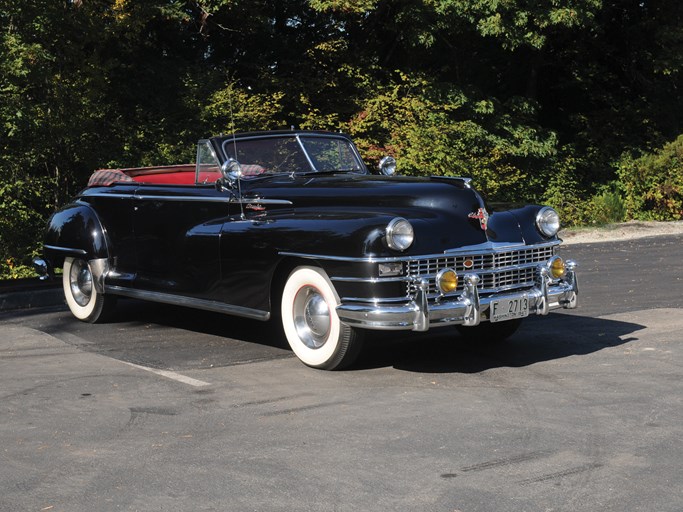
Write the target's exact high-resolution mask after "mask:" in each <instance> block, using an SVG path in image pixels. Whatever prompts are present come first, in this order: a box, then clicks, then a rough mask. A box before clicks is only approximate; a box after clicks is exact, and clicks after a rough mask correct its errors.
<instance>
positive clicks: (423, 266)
mask: <svg viewBox="0 0 683 512" xmlns="http://www.w3.org/2000/svg"><path fill="white" fill-rule="evenodd" d="M556 248H557V245H545V246H541V247H529V248H524V249H518V250H510V251H504V252H497V253H496V252H493V253H490V254H472V255H471V256H470V255H466V254H464V255H458V256H444V257H430V258H420V259H414V260H408V261H407V262H406V273H407V275H408V276H409V277H411V278H412V281H417V280H419V279H424V280H426V281H427V283H428V288H427V293H428V295H429V297H430V298H435V297H438V296H439V291H438V290H437V286H436V282H435V278H436V274H437V273H438V272H439V271H440V270H441V269H444V268H452V269H453V270H455V271H456V272H457V274H458V277H459V278H461V279H460V282H459V283H458V288H457V289H456V290H455V291H454V292H453V293H452V294H459V293H462V289H463V284H462V282H463V279H462V277H464V275H465V274H466V273H468V272H475V273H477V274H478V275H479V277H480V280H479V283H478V285H477V289H478V290H479V292H480V293H496V292H500V291H505V290H511V289H515V288H524V287H531V286H533V284H534V279H535V269H536V267H537V265H538V264H539V263H543V262H546V261H548V260H549V259H550V258H552V257H553V256H554V255H555V252H556ZM407 291H408V294H409V295H410V296H413V295H414V294H415V292H416V286H415V284H413V283H412V282H410V283H408V284H407Z"/></svg>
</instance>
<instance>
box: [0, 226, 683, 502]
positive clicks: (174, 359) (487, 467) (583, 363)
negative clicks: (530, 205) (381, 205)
mask: <svg viewBox="0 0 683 512" xmlns="http://www.w3.org/2000/svg"><path fill="white" fill-rule="evenodd" d="M682 246H683V237H682V236H674V237H656V238H647V239H641V240H635V241H630V242H628V241H625V242H616V243H597V244H590V245H576V246H571V247H567V248H566V249H565V250H564V254H563V255H564V256H567V257H573V258H575V259H577V260H578V261H579V263H580V274H579V276H580V289H581V299H580V300H581V305H580V307H579V309H577V310H574V311H571V312H562V313H552V314H551V315H549V316H548V317H535V318H529V319H527V320H526V321H525V322H524V323H523V325H522V327H521V329H520V330H519V331H518V333H517V334H515V335H514V336H513V337H512V338H511V339H510V340H508V341H507V342H505V343H503V344H501V345H495V346H489V345H484V344H476V345H475V344H471V343H469V344H468V343H466V342H465V341H464V340H462V339H460V338H459V337H458V335H457V334H456V332H455V330H454V329H450V328H447V329H442V330H434V331H432V332H429V333H426V334H421V335H414V334H410V333H409V334H405V333H380V334H377V335H375V336H372V337H371V338H370V340H369V341H368V343H367V344H366V350H365V351H364V353H363V354H362V356H361V359H360V361H359V363H358V365H357V366H356V367H355V368H354V369H352V370H350V371H345V372H323V371H316V370H312V369H310V368H307V367H305V366H303V365H302V364H301V363H300V362H299V361H298V360H297V359H296V358H294V357H293V356H292V354H291V352H290V351H289V350H288V349H287V348H285V347H284V346H283V343H282V340H281V335H280V334H279V332H278V329H277V328H276V327H274V326H270V325H268V324H262V323H259V322H255V321H247V320H242V319H235V318H231V317H226V316H222V315H218V314H213V313H207V312H202V311H196V310H190V309H181V308H176V307H171V306H165V305H159V304H148V303H144V302H138V301H132V300H130V301H128V300H125V301H121V302H120V307H119V312H118V315H117V318H116V319H115V320H114V321H113V322H112V323H109V324H102V325H90V324H85V323H81V322H78V321H77V320H75V319H74V318H73V317H72V316H71V315H70V313H69V312H68V311H67V310H66V308H65V306H62V305H58V306H54V307H51V308H37V309H30V310H18V311H10V312H4V313H0V491H1V492H0V511H12V512H13V511H24V510H26V511H47V510H50V511H55V512H57V511H65V512H71V511H93V510H95V511H97V510H103V511H109V510H126V511H138V510H139V511H157V510H174V511H177V510H181V511H185V510H187V511H205V510H206V511H209V510H221V511H224V510H230V511H233V510H234V511H250V510H253V511H299V510H301V511H328V510H330V511H337V510H338V511H347V510H348V511H354V512H358V511H388V510H396V511H447V512H454V511H459V512H479V511H481V512H491V511H511V512H512V511H515V512H519V511H530V512H531V511H534V512H535V511H543V512H548V511H576V510H591V511H615V512H616V511H619V512H623V511H625V510H628V511H629V512H632V511H640V510H643V511H659V512H680V511H681V510H683V494H682V493H683V491H682V489H683V471H682V470H681V469H682V462H681V461H682V460H683V447H682V443H681V441H680V440H681V438H682V437H683V427H682V425H683V407H682V405H683V404H681V396H682V393H681V391H683V378H682V377H683V371H682V366H683V339H682V338H683V335H682V334H681V333H682V332H683V315H682V314H681V313H683V293H682V292H683V284H682V280H683V262H682V261H681V258H680V250H681V247H682Z"/></svg>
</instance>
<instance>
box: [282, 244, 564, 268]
mask: <svg viewBox="0 0 683 512" xmlns="http://www.w3.org/2000/svg"><path fill="white" fill-rule="evenodd" d="M561 243H562V242H561V241H559V240H556V241H553V242H543V243H541V244H533V245H526V244H517V245H507V244H502V245H500V246H495V248H494V245H495V244H493V243H492V242H486V243H484V244H479V245H471V246H468V247H462V248H459V249H448V250H447V251H444V252H443V253H438V254H419V255H414V256H412V255H411V256H409V255H404V256H385V257H382V258H377V257H375V256H367V257H365V258H356V257H349V256H329V255H325V254H307V253H301V252H288V251H281V252H279V253H278V254H279V255H280V256H292V257H296V258H305V259H316V260H330V261H348V262H357V263H393V262H397V261H419V260H428V259H432V258H444V257H454V256H458V255H459V254H461V255H465V256H477V255H479V254H497V253H504V252H510V251H516V250H530V249H546V248H548V247H554V246H557V245H560V244H561Z"/></svg>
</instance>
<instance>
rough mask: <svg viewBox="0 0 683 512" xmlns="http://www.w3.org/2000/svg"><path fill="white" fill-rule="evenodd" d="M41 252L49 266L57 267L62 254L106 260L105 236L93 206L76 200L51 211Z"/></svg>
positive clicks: (107, 248) (107, 244) (61, 263)
mask: <svg viewBox="0 0 683 512" xmlns="http://www.w3.org/2000/svg"><path fill="white" fill-rule="evenodd" d="M44 253H45V258H46V259H47V260H48V262H49V263H50V265H51V266H52V267H61V266H62V265H63V264H64V258H66V257H74V258H82V259H84V260H87V261H91V260H102V259H104V260H105V261H107V260H108V259H109V240H108V237H107V232H106V230H105V228H104V226H103V225H102V222H100V219H99V217H98V216H97V213H96V212H95V210H93V208H92V207H91V206H90V205H88V204H85V203H80V202H76V203H72V204H69V205H67V206H65V207H64V208H62V209H60V210H58V211H57V212H55V213H54V214H53V215H52V217H51V218H50V221H49V222H48V226H47V232H46V234H45V244H44Z"/></svg>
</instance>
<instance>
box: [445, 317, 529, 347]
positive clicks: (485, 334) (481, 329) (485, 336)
mask: <svg viewBox="0 0 683 512" xmlns="http://www.w3.org/2000/svg"><path fill="white" fill-rule="evenodd" d="M521 324H522V320H521V319H520V318H517V319H515V320H508V321H506V322H494V323H491V322H483V323H481V324H479V325H477V326H474V327H464V326H462V325H458V326H456V327H457V329H458V332H460V336H462V337H463V338H465V339H466V340H468V341H474V342H479V343H500V342H501V341H505V340H506V339H507V338H509V337H510V336H512V335H513V334H514V333H516V332H517V329H519V326H520V325H521Z"/></svg>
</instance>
